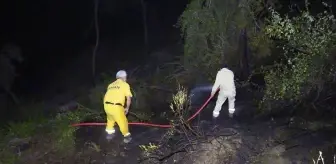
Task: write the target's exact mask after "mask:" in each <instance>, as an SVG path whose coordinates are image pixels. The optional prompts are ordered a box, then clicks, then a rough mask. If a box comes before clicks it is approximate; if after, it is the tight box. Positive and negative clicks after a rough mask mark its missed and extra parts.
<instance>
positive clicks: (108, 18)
mask: <svg viewBox="0 0 336 164" xmlns="http://www.w3.org/2000/svg"><path fill="white" fill-rule="evenodd" d="M0 3H1V4H0V7H1V9H0V12H1V14H0V17H1V26H0V36H1V37H0V44H1V45H3V44H5V43H8V42H13V43H16V44H18V45H19V46H20V47H21V48H22V51H23V55H24V57H25V62H24V63H23V64H22V65H20V66H19V68H18V69H19V73H20V75H21V76H20V77H19V78H18V80H17V81H16V83H17V85H15V86H16V87H15V88H14V89H15V90H16V92H18V93H22V94H27V93H29V94H33V93H34V92H35V91H36V92H40V91H41V90H44V89H45V88H48V87H52V86H53V85H54V83H57V82H55V81H53V82H50V81H51V80H50V79H52V78H53V76H54V75H55V74H56V72H60V71H61V70H62V71H64V70H63V67H64V65H65V63H69V62H71V61H72V59H74V58H76V57H77V58H78V57H81V55H82V54H83V53H81V52H83V51H84V50H86V52H87V54H92V51H88V49H89V48H88V47H90V46H91V47H92V46H93V45H94V44H95V37H96V36H95V29H94V26H92V25H94V24H92V23H93V18H94V3H95V1H94V0H80V1H79V0H29V1H18V0H17V1H14V0H7V1H1V2H0ZM187 3H188V1H187V0H175V1H173V0H159V1H158V0H146V4H147V19H148V22H147V23H148V30H149V35H150V36H149V37H151V36H158V35H161V34H164V33H166V32H167V31H169V30H172V29H173V28H174V27H173V25H174V24H176V22H177V19H178V17H179V15H180V14H181V13H182V12H183V10H184V8H185V6H186V4H187ZM141 9H142V8H141V3H140V0H124V1H114V0H99V26H100V39H101V42H104V41H105V42H109V44H110V45H111V46H110V47H113V45H114V44H118V42H119V40H122V39H123V38H126V37H127V38H132V37H135V38H136V37H143V25H142V10H141ZM90 27H91V28H90ZM175 30H178V29H175ZM167 33H168V32H167ZM123 44H124V43H123ZM138 46H143V45H138ZM130 48H132V47H130ZM98 51H99V50H98ZM89 52H90V53H89ZM100 53H103V54H98V55H101V56H104V55H106V54H109V55H110V58H112V57H111V56H113V60H110V64H111V65H113V64H115V63H118V62H120V60H130V61H129V63H130V64H131V63H132V61H131V58H132V56H125V55H120V54H119V55H116V54H113V53H110V52H109V51H108V50H105V51H102V52H100ZM134 56H137V57H138V58H139V54H134ZM141 58H144V57H141ZM97 62H99V60H98V59H97ZM97 65H99V63H97ZM130 67H131V66H130ZM77 68H78V69H82V68H91V65H90V64H89V63H87V64H85V65H84V64H83V65H82V66H80V67H77ZM89 70H90V69H89ZM87 74H89V75H90V74H91V72H87ZM89 75H88V76H89ZM73 76H78V74H74V75H73ZM42 88H43V89H42Z"/></svg>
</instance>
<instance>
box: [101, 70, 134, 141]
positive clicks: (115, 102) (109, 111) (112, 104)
mask: <svg viewBox="0 0 336 164" xmlns="http://www.w3.org/2000/svg"><path fill="white" fill-rule="evenodd" d="M116 78H117V80H116V81H114V82H113V83H111V84H110V85H109V86H108V87H107V91H106V94H105V96H104V109H105V112H106V116H107V125H106V132H107V139H112V138H113V136H114V134H115V129H114V125H115V123H117V124H118V126H119V129H120V132H121V133H122V134H123V136H124V142H125V143H128V142H130V141H131V140H132V138H131V133H130V132H129V130H128V121H127V118H126V114H127V113H128V110H129V107H130V105H131V98H132V93H131V89H130V86H129V84H128V83H127V82H126V79H127V74H126V71H124V70H120V71H118V72H117V74H116ZM125 98H126V100H127V101H126V107H124V106H125Z"/></svg>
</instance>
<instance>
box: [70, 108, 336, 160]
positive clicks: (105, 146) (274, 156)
mask: <svg viewBox="0 0 336 164" xmlns="http://www.w3.org/2000/svg"><path fill="white" fill-rule="evenodd" d="M224 105H225V106H224V107H223V110H222V111H223V112H222V113H221V115H220V117H219V118H218V119H216V120H213V119H212V116H211V111H212V108H213V106H214V104H213V103H210V104H209V105H208V106H207V107H206V109H205V110H204V111H203V112H202V113H201V115H200V116H198V117H196V118H195V120H194V121H193V125H194V127H195V128H196V129H197V131H198V132H201V133H202V137H198V138H197V137H193V136H191V135H189V136H188V137H186V136H185V135H184V133H180V134H179V135H175V136H171V139H165V138H164V136H166V135H167V131H168V130H167V129H162V128H153V127H143V126H131V127H130V131H131V133H132V135H133V140H132V142H131V143H129V144H123V143H122V137H121V135H120V134H118V135H117V137H116V138H114V139H113V141H111V142H108V141H107V140H106V139H105V132H104V127H97V126H96V127H81V128H80V129H79V130H78V133H77V139H78V142H77V145H78V149H79V151H81V154H86V155H88V156H90V161H88V160H87V158H86V161H79V160H77V161H76V162H77V163H99V164H103V163H106V164H123V163H125V164H133V163H134V164H136V163H181V164H182V163H183V164H184V163H186V164H188V163H190V164H194V163H195V164H198V163H199V164H201V163H208V164H217V163H220V164H222V163H223V164H224V163H270V164H282V163H283V164H288V163H312V162H313V161H312V158H314V159H315V160H316V159H317V156H318V151H319V150H321V151H323V153H324V158H325V162H326V163H331V160H333V154H334V150H333V146H332V145H333V144H332V143H333V142H334V140H333V138H334V136H335V134H334V132H333V127H332V126H328V125H327V124H324V123H322V122H313V123H312V122H311V123H307V122H304V121H301V120H300V119H298V118H296V117H292V118H290V119H289V118H287V117H273V118H269V119H261V118H258V119H257V118H255V117H253V111H255V109H254V108H252V105H251V104H250V103H248V102H238V103H237V112H236V114H235V116H234V117H233V118H230V117H228V113H227V107H226V105H227V104H224ZM153 122H154V121H153ZM87 143H91V144H87ZM92 143H94V144H92ZM149 143H153V144H156V145H158V144H160V143H161V146H160V148H158V149H156V150H153V151H151V152H150V153H145V152H144V150H142V149H140V147H139V145H148V144H149ZM90 145H91V146H90ZM92 145H93V146H92ZM174 152H176V153H174ZM79 159H80V158H79ZM328 161H329V162H328Z"/></svg>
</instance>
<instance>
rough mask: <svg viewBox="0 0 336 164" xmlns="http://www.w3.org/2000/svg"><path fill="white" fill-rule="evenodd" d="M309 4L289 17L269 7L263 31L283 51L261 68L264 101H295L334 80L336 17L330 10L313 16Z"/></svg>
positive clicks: (317, 90)
mask: <svg viewBox="0 0 336 164" xmlns="http://www.w3.org/2000/svg"><path fill="white" fill-rule="evenodd" d="M323 4H324V6H325V7H327V8H330V6H328V5H327V4H326V3H323ZM308 6H309V3H308V1H306V8H305V10H301V11H299V12H298V13H297V14H296V15H294V16H292V17H290V16H289V15H281V14H280V13H279V12H277V11H275V10H274V9H272V8H271V9H270V19H269V21H268V25H267V26H266V27H265V32H266V34H267V35H268V36H269V37H270V38H271V39H272V40H273V41H274V45H275V46H277V47H278V48H280V49H282V50H283V51H282V53H283V54H282V55H281V57H280V59H281V60H279V61H277V62H275V63H274V64H273V65H272V66H270V67H267V69H264V74H265V81H266V88H265V95H264V99H263V100H264V101H266V100H268V101H273V100H275V101H281V100H285V101H286V100H290V101H292V102H298V101H301V100H302V99H304V98H306V97H307V96H309V95H310V94H311V93H315V94H316V95H319V94H320V92H321V91H322V90H323V86H324V84H326V83H327V82H330V81H332V80H333V77H334V70H335V64H334V62H333V61H334V60H333V58H334V56H332V53H331V52H332V50H334V49H335V48H336V47H335V45H334V43H335V41H336V33H335V32H336V31H335V25H336V24H335V23H336V19H335V18H334V15H333V14H332V13H331V11H324V12H322V13H318V14H317V15H315V16H314V15H312V14H311V13H310V11H309V9H308Z"/></svg>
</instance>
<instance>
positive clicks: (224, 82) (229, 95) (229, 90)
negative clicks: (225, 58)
mask: <svg viewBox="0 0 336 164" xmlns="http://www.w3.org/2000/svg"><path fill="white" fill-rule="evenodd" d="M218 88H219V89H220V90H219V93H218V98H217V102H216V106H215V109H214V110H213V117H218V116H219V113H220V111H221V109H222V105H223V104H224V102H225V101H226V99H229V113H230V114H233V113H234V112H235V100H236V99H235V97H236V86H235V83H234V73H233V72H232V71H231V70H229V69H227V68H222V69H221V70H220V71H218V73H217V76H216V81H215V84H214V85H213V87H212V91H211V94H214V93H215V92H216V91H217V89H218Z"/></svg>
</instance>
